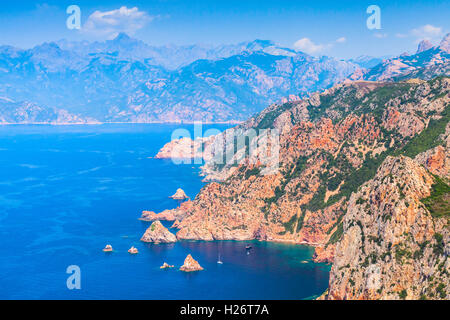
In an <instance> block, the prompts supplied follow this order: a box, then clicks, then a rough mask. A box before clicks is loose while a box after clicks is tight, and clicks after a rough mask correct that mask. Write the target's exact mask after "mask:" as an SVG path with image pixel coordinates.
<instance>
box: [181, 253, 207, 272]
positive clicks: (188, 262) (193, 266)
mask: <svg viewBox="0 0 450 320" xmlns="http://www.w3.org/2000/svg"><path fill="white" fill-rule="evenodd" d="M180 270H181V271H184V272H192V271H201V270H203V268H202V267H201V266H200V264H199V263H198V262H197V261H196V260H194V258H192V256H191V255H190V254H188V255H187V257H186V259H185V260H184V264H183V265H182V266H181V267H180Z"/></svg>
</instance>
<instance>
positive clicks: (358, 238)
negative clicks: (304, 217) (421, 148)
mask: <svg viewBox="0 0 450 320" xmlns="http://www.w3.org/2000/svg"><path fill="white" fill-rule="evenodd" d="M435 183H436V178H435V177H433V176H432V175H431V174H430V173H429V171H428V170H427V169H426V168H424V167H423V166H421V165H420V164H419V163H417V162H416V161H413V160H412V159H410V158H408V157H403V156H400V157H388V158H387V159H386V160H385V161H384V162H383V164H382V165H381V167H380V168H379V169H378V171H377V174H376V176H375V177H374V178H373V179H372V180H370V181H368V182H367V183H365V184H363V185H362V186H361V187H360V188H359V190H358V192H355V193H354V194H353V195H352V196H351V198H350V200H349V205H348V209H347V213H346V214H345V217H344V220H343V237H342V240H341V241H340V242H339V243H338V244H337V246H336V254H335V259H334V264H333V267H332V270H331V274H330V287H329V290H328V294H327V295H326V298H328V299H447V298H448V297H449V294H450V278H449V272H450V259H449V258H448V253H449V245H450V230H449V226H448V220H447V218H445V217H433V215H432V214H431V213H430V211H429V210H428V209H427V207H426V205H424V203H423V202H421V200H422V199H424V198H426V197H429V196H430V195H431V193H433V185H434V184H435ZM449 208H450V207H449V206H448V204H447V208H446V209H444V210H446V211H447V212H446V214H447V217H448V214H450V212H449Z"/></svg>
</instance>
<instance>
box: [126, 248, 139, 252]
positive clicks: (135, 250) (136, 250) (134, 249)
mask: <svg viewBox="0 0 450 320" xmlns="http://www.w3.org/2000/svg"><path fill="white" fill-rule="evenodd" d="M128 253H130V254H138V253H139V251H138V249H136V248H135V247H131V248H130V249H129V250H128Z"/></svg>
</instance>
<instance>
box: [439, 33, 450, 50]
mask: <svg viewBox="0 0 450 320" xmlns="http://www.w3.org/2000/svg"><path fill="white" fill-rule="evenodd" d="M439 48H441V50H444V51H445V52H447V53H450V33H447V35H446V36H445V37H444V38H443V39H442V41H441V43H440V44H439Z"/></svg>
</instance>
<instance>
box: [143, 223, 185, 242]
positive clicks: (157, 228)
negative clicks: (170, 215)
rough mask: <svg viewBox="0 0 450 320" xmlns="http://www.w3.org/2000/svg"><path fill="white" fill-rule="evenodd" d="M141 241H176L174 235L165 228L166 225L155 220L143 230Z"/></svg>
mask: <svg viewBox="0 0 450 320" xmlns="http://www.w3.org/2000/svg"><path fill="white" fill-rule="evenodd" d="M141 241H143V242H153V243H171V242H176V241H177V238H176V236H175V235H174V234H173V233H171V232H170V231H169V230H167V228H166V227H164V226H163V225H162V223H161V222H159V221H155V222H153V223H152V224H151V226H150V227H148V229H147V230H146V231H145V233H144V235H143V236H142V238H141Z"/></svg>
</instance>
